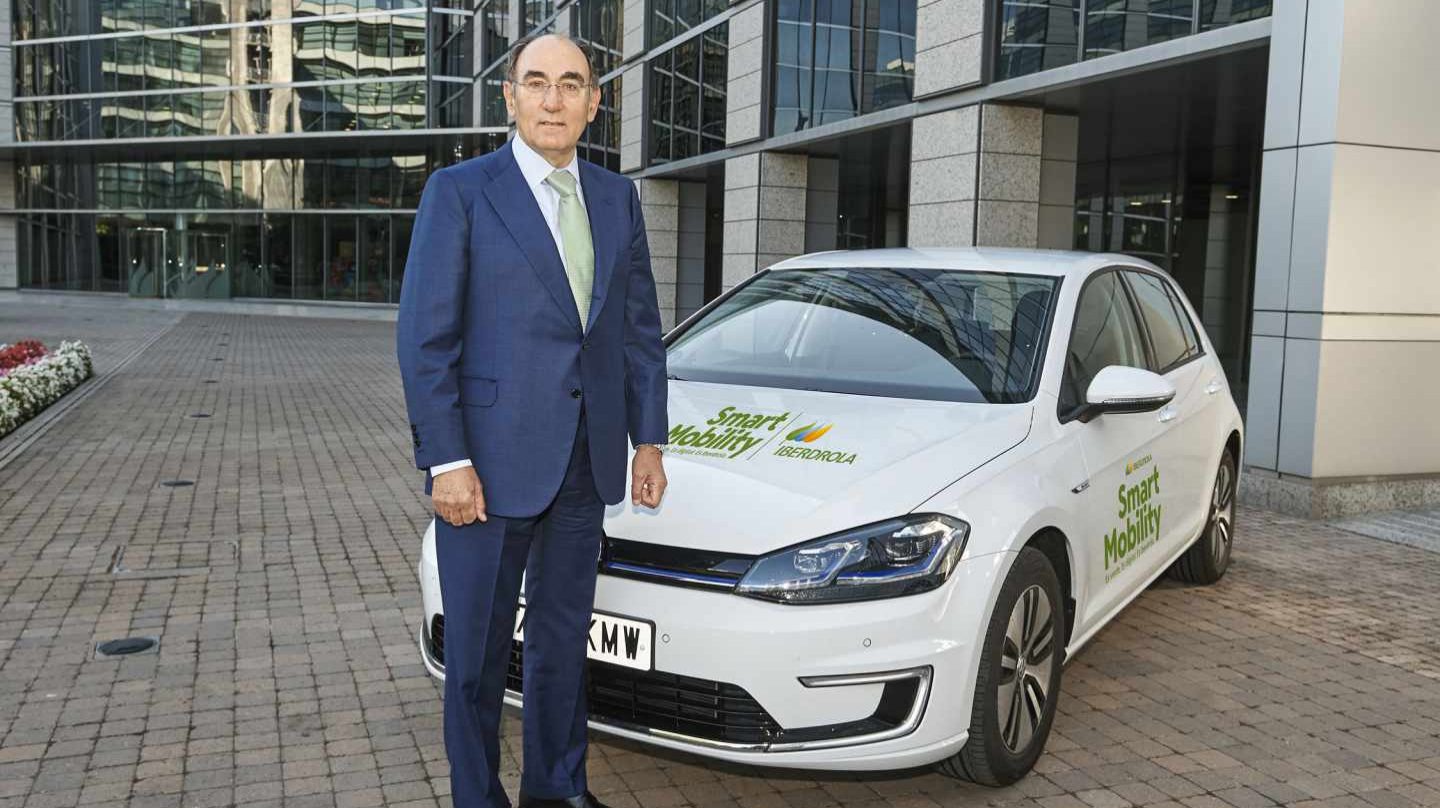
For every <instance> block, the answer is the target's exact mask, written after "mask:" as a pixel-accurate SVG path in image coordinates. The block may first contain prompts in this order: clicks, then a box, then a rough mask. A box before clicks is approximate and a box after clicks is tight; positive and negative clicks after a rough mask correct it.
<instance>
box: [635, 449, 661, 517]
mask: <svg viewBox="0 0 1440 808" xmlns="http://www.w3.org/2000/svg"><path fill="white" fill-rule="evenodd" d="M665 485H666V480H665V464H664V462H663V461H662V460H661V459H660V450H659V449H656V448H655V447H654V446H641V447H640V448H638V449H636V450H635V459H634V460H633V461H631V464H630V503H631V504H632V505H644V506H645V507H647V508H654V507H656V506H658V505H659V504H660V498H661V497H662V496H664V495H665Z"/></svg>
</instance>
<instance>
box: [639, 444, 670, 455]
mask: <svg viewBox="0 0 1440 808" xmlns="http://www.w3.org/2000/svg"><path fill="white" fill-rule="evenodd" d="M641 446H650V447H653V448H654V449H655V451H657V452H659V453H660V454H662V455H663V454H665V444H663V443H642V444H640V445H639V446H636V447H635V448H636V449H637V450H638V449H639V448H640V447H641Z"/></svg>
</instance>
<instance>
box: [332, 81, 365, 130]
mask: <svg viewBox="0 0 1440 808" xmlns="http://www.w3.org/2000/svg"><path fill="white" fill-rule="evenodd" d="M325 89H326V94H325V131H327V132H346V131H352V130H354V129H355V126H356V122H355V107H356V106H357V104H358V102H359V99H360V90H359V85H356V84H336V85H331V86H330V87H327V88H325Z"/></svg>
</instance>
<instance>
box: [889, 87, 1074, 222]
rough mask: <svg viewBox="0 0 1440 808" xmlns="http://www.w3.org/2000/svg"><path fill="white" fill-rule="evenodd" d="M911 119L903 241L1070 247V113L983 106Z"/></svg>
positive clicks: (1006, 106) (1071, 162)
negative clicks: (907, 220) (905, 235)
mask: <svg viewBox="0 0 1440 808" xmlns="http://www.w3.org/2000/svg"><path fill="white" fill-rule="evenodd" d="M913 125H914V129H913V131H912V134H911V138H910V144H911V145H910V154H911V164H910V233H909V240H908V241H909V244H910V246H912V247H964V246H972V245H984V246H990V247H1069V246H1070V241H1071V238H1072V237H1071V236H1070V234H1071V233H1073V232H1074V224H1073V222H1072V218H1073V216H1074V206H1075V159H1076V144H1077V140H1078V132H1079V126H1078V124H1077V121H1076V119H1075V117H1074V116H1072V115H1056V114H1053V113H1049V114H1047V113H1045V112H1044V111H1043V110H1041V109H1040V108H1038V107H1027V106H1019V105H1014V104H982V105H976V106H969V107H961V108H960V109H953V110H948V111H945V112H939V113H935V114H933V115H927V116H925V117H923V118H916V119H915V121H914V124H913ZM1042 215H1043V217H1044V222H1045V226H1044V228H1043V229H1042V227H1041V221H1042Z"/></svg>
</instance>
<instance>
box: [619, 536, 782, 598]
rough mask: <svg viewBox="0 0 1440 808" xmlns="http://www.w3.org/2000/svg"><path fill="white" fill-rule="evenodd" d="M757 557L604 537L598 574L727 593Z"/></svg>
mask: <svg viewBox="0 0 1440 808" xmlns="http://www.w3.org/2000/svg"><path fill="white" fill-rule="evenodd" d="M755 559H756V556H751V555H741V554H738V553H728V552H720V551H715V550H692V549H689V548H686V547H671V546H668V545H663V544H648V543H645V542H638V541H630V540H629V539H617V538H615V537H614V536H606V537H605V542H604V544H602V545H601V551H600V573H601V574H602V575H614V576H617V577H621V578H635V579H638V580H642V581H650V582H652V583H658V584H666V585H669V586H684V587H692V588H699V589H719V590H722V591H730V590H733V589H735V585H736V584H738V583H740V579H741V578H743V577H745V573H746V572H747V571H749V569H750V566H751V565H752V564H754V563H755Z"/></svg>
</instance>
